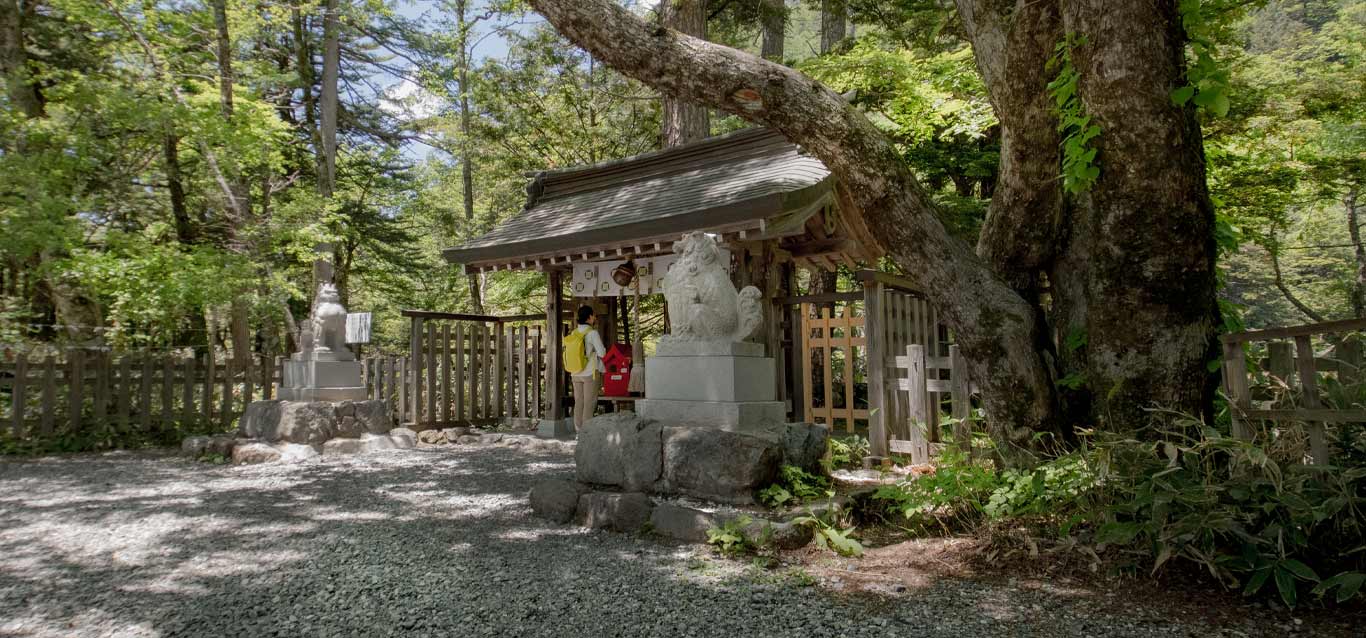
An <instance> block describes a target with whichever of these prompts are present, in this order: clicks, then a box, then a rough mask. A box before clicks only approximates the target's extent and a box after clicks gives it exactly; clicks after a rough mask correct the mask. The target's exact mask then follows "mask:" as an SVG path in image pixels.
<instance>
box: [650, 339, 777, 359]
mask: <svg viewBox="0 0 1366 638" xmlns="http://www.w3.org/2000/svg"><path fill="white" fill-rule="evenodd" d="M703 355H725V356H731V357H762V356H764V344H762V343H753V342H750V341H701V340H696V341H687V340H681V339H667V338H666V339H661V340H660V341H659V343H658V344H657V345H656V346H655V356H657V357H696V356H703Z"/></svg>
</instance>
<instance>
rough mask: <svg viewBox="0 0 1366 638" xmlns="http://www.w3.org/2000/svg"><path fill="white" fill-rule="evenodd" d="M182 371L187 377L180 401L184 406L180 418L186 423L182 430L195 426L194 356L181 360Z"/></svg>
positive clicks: (181, 408)
mask: <svg viewBox="0 0 1366 638" xmlns="http://www.w3.org/2000/svg"><path fill="white" fill-rule="evenodd" d="M180 371H181V372H182V373H183V374H184V375H185V378H184V379H183V381H184V382H185V384H184V386H182V389H181V397H180V400H181V402H182V403H184V405H182V406H180V418H181V420H183V421H184V423H182V424H181V426H182V428H188V427H190V426H192V425H194V355H193V354H191V355H190V356H188V357H186V358H184V359H181V360H180Z"/></svg>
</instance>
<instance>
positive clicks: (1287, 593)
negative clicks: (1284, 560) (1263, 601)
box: [1275, 567, 1297, 609]
mask: <svg viewBox="0 0 1366 638" xmlns="http://www.w3.org/2000/svg"><path fill="white" fill-rule="evenodd" d="M1275 571H1276V590H1277V591H1278V592H1280V594H1281V600H1283V601H1285V606H1286V607H1289V608H1291V609H1294V608H1295V601H1296V600H1297V598H1296V596H1297V592H1296V591H1295V575H1294V574H1292V573H1290V572H1289V571H1287V570H1284V569H1281V568H1279V567H1277V568H1276V570H1275Z"/></svg>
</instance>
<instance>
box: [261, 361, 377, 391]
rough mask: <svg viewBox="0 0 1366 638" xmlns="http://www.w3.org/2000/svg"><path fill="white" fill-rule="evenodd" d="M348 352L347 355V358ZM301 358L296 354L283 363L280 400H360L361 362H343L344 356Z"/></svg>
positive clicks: (362, 386) (361, 386)
mask: <svg viewBox="0 0 1366 638" xmlns="http://www.w3.org/2000/svg"><path fill="white" fill-rule="evenodd" d="M349 354H350V353H347V355H349ZM311 355H312V358H310V359H305V358H303V356H301V355H299V354H296V355H294V358H292V359H290V360H289V361H285V362H284V366H283V369H282V370H281V379H280V398H281V399H283V400H285V401H363V400H365V399H366V398H367V397H366V391H365V386H364V385H363V384H362V383H361V372H362V370H361V362H359V361H355V360H349V361H348V360H344V359H346V358H349V357H348V356H347V355H341V354H335V353H334V354H327V353H311Z"/></svg>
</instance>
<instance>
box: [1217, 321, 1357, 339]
mask: <svg viewBox="0 0 1366 638" xmlns="http://www.w3.org/2000/svg"><path fill="white" fill-rule="evenodd" d="M1363 330H1366V319H1343V320H1341V321H1327V322H1324V323H1311V324H1305V325H1302V326H1289V327H1286V328H1270V329H1268V330H1247V331H1244V332H1235V333H1232V334H1226V335H1224V336H1223V337H1222V339H1223V341H1224V343H1240V342H1243V341H1266V340H1270V339H1288V338H1290V337H1300V336H1310V335H1320V334H1336V333H1339V332H1359V331H1363Z"/></svg>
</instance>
